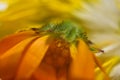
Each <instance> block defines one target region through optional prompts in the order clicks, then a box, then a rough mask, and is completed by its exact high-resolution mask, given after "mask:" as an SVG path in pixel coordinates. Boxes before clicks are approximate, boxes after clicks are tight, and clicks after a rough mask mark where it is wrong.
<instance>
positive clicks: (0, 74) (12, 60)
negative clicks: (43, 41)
mask: <svg viewBox="0 0 120 80" xmlns="http://www.w3.org/2000/svg"><path fill="white" fill-rule="evenodd" d="M34 39H36V37H31V38H28V39H25V40H23V41H21V42H20V43H18V44H16V45H15V46H14V47H12V48H11V49H9V50H8V51H6V52H5V53H4V54H2V55H1V56H0V78H2V79H3V80H10V78H11V77H14V74H15V73H16V68H17V65H18V63H19V60H20V58H21V56H22V54H23V52H24V50H25V49H26V47H27V46H28V45H29V44H31V43H32V41H33V40H34Z"/></svg>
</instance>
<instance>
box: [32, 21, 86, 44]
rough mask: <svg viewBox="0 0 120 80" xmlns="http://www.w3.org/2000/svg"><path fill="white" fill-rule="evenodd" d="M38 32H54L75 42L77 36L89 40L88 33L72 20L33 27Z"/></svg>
mask: <svg viewBox="0 0 120 80" xmlns="http://www.w3.org/2000/svg"><path fill="white" fill-rule="evenodd" d="M32 30H35V31H36V32H37V33H41V32H45V33H47V32H48V33H53V34H55V35H57V36H60V37H61V38H63V39H65V40H67V41H68V42H73V41H74V40H76V38H82V39H84V40H85V41H86V40H87V37H86V34H85V32H84V31H83V29H82V28H79V27H78V26H77V25H76V24H75V23H73V22H71V21H63V22H61V23H59V24H53V23H48V24H46V25H44V26H43V27H41V28H32Z"/></svg>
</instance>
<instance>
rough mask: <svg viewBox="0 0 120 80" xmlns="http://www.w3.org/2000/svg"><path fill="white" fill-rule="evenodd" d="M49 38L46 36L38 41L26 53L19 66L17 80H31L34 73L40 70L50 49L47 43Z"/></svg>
mask: <svg viewBox="0 0 120 80" xmlns="http://www.w3.org/2000/svg"><path fill="white" fill-rule="evenodd" d="M48 37H49V36H44V37H41V38H39V39H37V40H36V41H35V42H34V43H33V44H32V45H31V46H30V48H29V49H28V50H27V51H26V55H25V56H24V58H23V60H22V62H21V64H20V66H19V69H18V72H17V76H16V79H15V80H23V79H28V78H30V77H31V75H32V73H33V72H34V71H35V70H36V69H37V68H38V66H39V65H40V63H41V61H42V59H43V57H44V55H45V53H46V51H47V49H48V47H49V44H47V43H46V42H47V40H48Z"/></svg>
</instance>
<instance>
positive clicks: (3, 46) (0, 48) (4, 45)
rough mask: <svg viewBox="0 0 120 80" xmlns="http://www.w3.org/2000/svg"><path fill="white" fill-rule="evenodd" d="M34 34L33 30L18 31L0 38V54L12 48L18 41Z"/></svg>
mask: <svg viewBox="0 0 120 80" xmlns="http://www.w3.org/2000/svg"><path fill="white" fill-rule="evenodd" d="M33 35H35V33H34V32H33V31H25V32H19V33H16V34H12V35H10V36H7V37H5V38H3V39H2V40H0V55H1V54H3V53H4V52H6V51H7V50H9V49H10V48H12V47H13V46H14V45H16V44H17V43H19V42H20V41H22V40H24V39H26V38H29V37H31V36H33Z"/></svg>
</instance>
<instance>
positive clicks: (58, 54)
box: [43, 39, 71, 68]
mask: <svg viewBox="0 0 120 80" xmlns="http://www.w3.org/2000/svg"><path fill="white" fill-rule="evenodd" d="M70 60H71V57H70V50H69V44H68V43H67V42H65V41H64V40H60V39H59V40H58V39H57V40H54V41H53V42H52V44H51V45H50V47H49V49H48V51H47V53H46V55H45V57H44V59H43V62H45V63H47V64H49V65H52V66H53V67H55V68H61V67H65V66H68V65H69V63H70Z"/></svg>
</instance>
